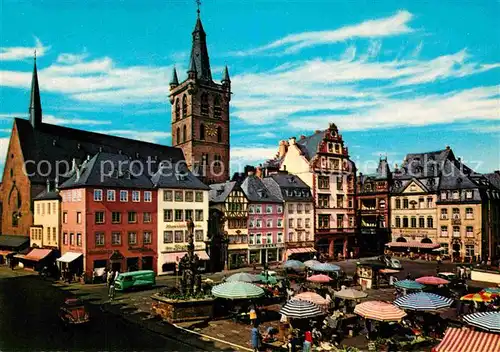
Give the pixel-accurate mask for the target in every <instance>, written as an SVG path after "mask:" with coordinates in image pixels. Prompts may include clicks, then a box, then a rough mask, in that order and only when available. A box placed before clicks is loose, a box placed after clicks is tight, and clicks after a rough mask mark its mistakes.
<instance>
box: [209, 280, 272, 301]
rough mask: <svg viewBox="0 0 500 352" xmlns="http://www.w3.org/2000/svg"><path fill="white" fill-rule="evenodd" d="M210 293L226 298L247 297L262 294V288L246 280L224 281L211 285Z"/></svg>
mask: <svg viewBox="0 0 500 352" xmlns="http://www.w3.org/2000/svg"><path fill="white" fill-rule="evenodd" d="M212 295H214V296H215V297H219V298H226V299H249V298H258V297H261V296H263V295H264V290H263V289H261V288H260V287H259V286H256V285H254V284H251V283H248V282H239V281H234V282H224V283H223V284H220V285H217V286H214V287H212Z"/></svg>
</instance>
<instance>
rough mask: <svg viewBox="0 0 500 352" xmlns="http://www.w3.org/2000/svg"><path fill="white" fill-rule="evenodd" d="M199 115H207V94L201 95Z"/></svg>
mask: <svg viewBox="0 0 500 352" xmlns="http://www.w3.org/2000/svg"><path fill="white" fill-rule="evenodd" d="M201 114H202V115H208V94H207V93H203V94H202V95H201Z"/></svg>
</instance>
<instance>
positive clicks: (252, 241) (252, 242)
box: [248, 234, 255, 244]
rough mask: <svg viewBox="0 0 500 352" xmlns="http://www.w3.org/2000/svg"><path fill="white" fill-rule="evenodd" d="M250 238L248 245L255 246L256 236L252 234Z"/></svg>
mask: <svg viewBox="0 0 500 352" xmlns="http://www.w3.org/2000/svg"><path fill="white" fill-rule="evenodd" d="M248 237H249V241H248V243H249V244H255V236H254V235H253V234H250V235H249V236H248Z"/></svg>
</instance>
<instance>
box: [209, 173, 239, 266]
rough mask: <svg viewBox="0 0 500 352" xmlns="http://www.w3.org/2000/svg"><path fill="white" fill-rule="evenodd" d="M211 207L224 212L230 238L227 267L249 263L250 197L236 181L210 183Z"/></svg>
mask: <svg viewBox="0 0 500 352" xmlns="http://www.w3.org/2000/svg"><path fill="white" fill-rule="evenodd" d="M210 208H214V209H217V210H219V211H221V212H222V213H223V214H224V218H225V223H224V232H225V234H226V236H227V239H228V242H229V243H228V258H227V267H228V268H229V269H234V268H238V267H240V266H243V265H246V264H248V199H247V197H246V196H245V193H244V192H243V190H242V189H241V187H240V184H239V183H238V182H236V181H227V182H224V183H217V184H212V185H210Z"/></svg>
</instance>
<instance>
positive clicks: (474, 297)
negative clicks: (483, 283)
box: [460, 292, 496, 302]
mask: <svg viewBox="0 0 500 352" xmlns="http://www.w3.org/2000/svg"><path fill="white" fill-rule="evenodd" d="M495 296H496V295H495V294H491V293H486V292H479V293H469V294H468V295H465V296H463V297H461V298H460V300H461V301H475V302H491V301H493V300H494V298H495Z"/></svg>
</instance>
